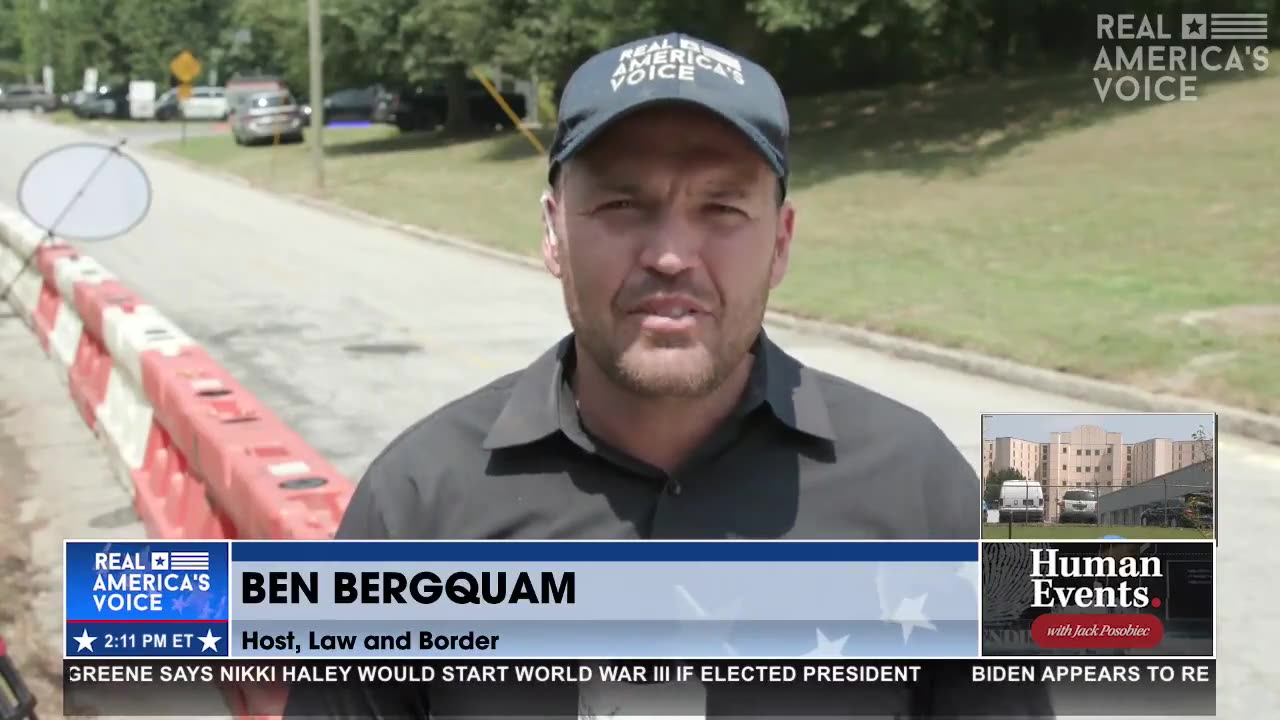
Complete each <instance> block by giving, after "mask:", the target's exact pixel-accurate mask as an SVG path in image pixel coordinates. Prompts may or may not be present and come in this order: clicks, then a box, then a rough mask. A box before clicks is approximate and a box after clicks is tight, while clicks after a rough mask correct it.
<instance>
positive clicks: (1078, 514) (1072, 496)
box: [1058, 490, 1098, 523]
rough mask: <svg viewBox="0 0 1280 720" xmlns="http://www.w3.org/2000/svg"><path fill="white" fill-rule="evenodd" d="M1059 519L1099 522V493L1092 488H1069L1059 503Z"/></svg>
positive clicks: (1062, 520) (1065, 521) (1070, 521)
mask: <svg viewBox="0 0 1280 720" xmlns="http://www.w3.org/2000/svg"><path fill="white" fill-rule="evenodd" d="M1058 511H1059V512H1058V521H1059V522H1064V523H1072V522H1087V523H1097V522H1098V495H1097V494H1096V493H1094V492H1093V491H1092V490H1068V491H1066V492H1065V493H1063V494H1062V500H1061V501H1060V502H1059V503H1058Z"/></svg>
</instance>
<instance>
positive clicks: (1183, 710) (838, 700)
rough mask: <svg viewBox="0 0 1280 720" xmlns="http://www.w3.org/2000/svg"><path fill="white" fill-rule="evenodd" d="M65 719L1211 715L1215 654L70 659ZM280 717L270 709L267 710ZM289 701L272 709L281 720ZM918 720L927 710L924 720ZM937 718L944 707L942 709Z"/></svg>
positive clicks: (65, 677)
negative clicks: (602, 711) (595, 707)
mask: <svg viewBox="0 0 1280 720" xmlns="http://www.w3.org/2000/svg"><path fill="white" fill-rule="evenodd" d="M63 691H64V707H63V711H64V714H65V715H67V716H72V715H83V716H88V717H102V716H111V715H126V716H135V717H158V716H165V717H195V716H207V715H220V714H225V712H226V708H225V701H224V699H223V694H222V693H231V694H234V695H236V696H238V697H246V696H256V697H273V696H274V697H279V698H284V697H286V696H287V697H288V698H289V705H288V708H289V713H288V716H289V717H307V716H317V717H325V716H327V717H338V716H367V715H370V714H372V707H373V706H371V705H370V703H374V706H376V707H377V715H378V716H379V717H383V718H391V717H406V718H407V717H415V718H417V717H423V716H425V714H424V713H423V708H428V709H429V710H430V712H431V713H432V714H433V715H436V716H451V717H490V718H496V717H513V718H514V717H533V716H536V717H556V716H568V717H578V715H577V714H576V712H577V709H578V708H580V707H582V706H583V705H584V704H586V705H592V704H593V703H596V704H607V705H609V706H610V707H612V708H613V709H614V712H615V713H620V714H623V715H647V716H664V715H665V716H676V715H679V716H686V717H688V716H698V717H716V716H734V717H743V718H747V717H750V718H764V717H804V716H809V717H813V716H822V715H825V716H833V715H834V716H841V717H864V716H888V717H894V716H899V717H900V716H904V715H908V714H912V713H915V714H929V713H938V712H941V711H943V710H945V711H949V712H957V711H962V712H964V714H965V716H966V717H1037V716H1054V715H1057V716H1099V715H1105V716H1135V717H1136V716H1150V715H1162V716H1204V715H1214V714H1215V712H1216V691H1217V663H1216V661H1214V660H1176V661H1147V660H1126V659H1098V660H1095V659H1058V658H1052V659H1043V660H1034V661H1025V662H998V661H992V660H932V659H920V660H896V661H852V660H813V661H794V660H788V661H756V660H742V661H726V660H707V661H686V660H679V661H655V660H649V659H643V658H639V659H627V660H612V661H593V660H582V661H564V660H561V661H521V662H499V661H470V662H467V661H446V660H441V661H421V660H417V661H387V662H380V661H368V660H355V661H335V660H327V661H288V660H229V659H228V660H220V661H211V662H200V661H194V660H181V659H175V660H162V661H144V660H135V659H94V660H76V659H72V660H65V661H64V662H63ZM260 709H261V710H267V709H268V708H260ZM282 709H283V708H282V707H275V708H274V709H273V710H272V712H270V714H272V715H277V714H279V713H280V710H282ZM912 716H916V715H912ZM930 716H932V715H930Z"/></svg>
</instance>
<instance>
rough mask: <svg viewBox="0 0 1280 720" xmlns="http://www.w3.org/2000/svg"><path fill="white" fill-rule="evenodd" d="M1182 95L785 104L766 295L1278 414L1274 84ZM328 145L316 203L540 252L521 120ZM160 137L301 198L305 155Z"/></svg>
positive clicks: (535, 162) (1005, 89) (810, 311)
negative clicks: (784, 243)
mask: <svg viewBox="0 0 1280 720" xmlns="http://www.w3.org/2000/svg"><path fill="white" fill-rule="evenodd" d="M1200 88H1201V98H1200V101H1199V102H1187V103H1174V104H1165V105H1142V104H1136V103H1118V102H1115V101H1114V100H1113V101H1110V102H1108V103H1106V104H1102V103H1100V102H1099V101H1098V99H1097V96H1096V95H1095V91H1094V87H1093V82H1092V80H1091V79H1090V77H1089V76H1088V75H1076V74H1050V75H1035V76H1026V77H1020V78H1017V79H1002V80H991V81H978V80H965V81H952V82H946V83H937V84H931V85H925V86H912V87H904V88H898V89H892V90H886V91H866V92H853V93H848V94H841V95H834V96H825V97H822V98H811V99H799V100H797V101H795V102H794V103H793V108H792V114H793V122H794V126H795V139H794V145H793V158H794V160H793V166H794V169H795V170H794V173H795V174H794V179H793V182H792V187H793V188H794V195H793V197H794V200H795V202H796V204H797V206H798V208H799V212H800V214H799V217H798V222H797V244H796V247H795V251H794V254H793V260H792V270H791V274H790V276H789V277H788V280H787V281H786V282H785V283H784V284H783V286H782V287H781V288H780V289H779V291H778V292H777V293H776V294H775V296H774V307H775V308H777V309H784V310H788V311H791V312H794V313H797V314H800V315H804V316H809V317H821V318H825V319H830V320H835V321H839V322H844V323H848V324H853V325H860V326H864V327H868V328H872V329H876V330H881V331H886V332H890V333H896V334H900V335H906V336H912V337H917V338H922V339H926V340H929V341H932V342H934V343H938V344H941V345H946V346H951V347H963V348H969V349H974V350H978V351H982V352H985V353H988V354H992V355H997V356H1003V357H1007V358H1012V359H1015V360H1019V361H1022V362H1026V363H1030V364H1034V365H1039V366H1042V367H1047V368H1055V369H1060V370H1063V371H1068V372H1072V373H1077V374H1081V375H1086V376H1092V377H1099V378H1107V379H1112V380H1117V381H1121V382H1127V383H1131V384H1135V385H1138V386H1141V387H1145V388H1147V389H1151V390H1156V391H1164V392H1176V393H1181V394H1188V395H1199V396H1202V397H1208V398H1213V399H1216V400H1219V401H1223V402H1228V403H1230V404H1233V405H1237V406H1242V407H1247V408H1253V409H1257V410H1261V411H1265V412H1272V413H1280V366H1277V365H1276V363H1275V358H1276V357H1278V356H1280V202H1278V201H1277V197H1280V195H1277V192H1278V191H1277V188H1278V187H1280V163H1278V162H1277V161H1276V158H1278V157H1280V133H1278V132H1276V122H1275V118H1276V117H1280V77H1277V76H1276V75H1275V73H1272V74H1271V75H1270V77H1266V76H1264V77H1262V78H1256V79H1240V80H1236V81H1219V82H1214V83H1208V82H1207V81H1206V77H1205V76H1204V75H1202V76H1201V79H1200ZM541 138H542V140H543V142H544V144H545V143H546V140H547V135H546V134H545V133H543V134H542V135H541ZM325 139H326V146H327V150H328V161H327V163H326V176H327V181H328V188H327V191H326V192H327V194H328V195H329V196H330V197H331V199H334V200H336V201H339V202H342V203H346V204H348V205H351V206H353V207H356V208H359V209H361V210H365V211H368V212H373V213H376V214H379V215H383V216H387V217H389V218H393V219H395V220H398V221H401V222H408V223H414V224H417V225H421V226H424V227H428V228H434V229H438V230H442V231H445V232H448V233H451V234H454V235H460V236H463V237H467V238H470V239H472V240H475V241H479V242H484V243H488V244H491V245H494V246H497V247H500V248H505V249H508V250H513V251H516V252H520V253H527V254H533V253H535V252H536V251H537V247H538V240H539V233H540V228H539V224H538V213H537V211H536V208H537V205H536V203H537V197H538V193H539V191H540V189H541V187H542V183H543V181H544V172H545V164H544V161H543V159H542V158H541V157H540V156H539V155H538V154H537V153H536V152H535V151H534V150H533V149H532V146H531V144H530V143H529V142H528V141H527V140H526V139H525V138H524V137H523V136H521V135H520V134H518V133H504V134H499V135H487V136H484V137H480V138H471V139H456V138H455V139H449V138H442V137H439V136H436V135H433V134H424V135H416V136H415V135H409V136H398V135H397V133H396V131H395V130H394V129H391V128H375V129H358V130H352V129H346V130H329V131H327V132H326V135H325ZM164 147H165V149H167V150H169V151H172V152H176V153H179V154H181V155H184V156H186V157H188V158H190V159H193V160H197V161H200V162H202V163H207V164H209V165H213V166H217V167H220V168H222V169H224V170H228V171H232V172H235V173H238V174H240V175H243V176H246V177H248V178H250V179H252V180H254V181H256V182H259V183H262V184H264V185H267V186H271V187H274V188H277V189H280V190H286V191H300V192H307V191H308V189H309V174H308V173H309V165H308V156H307V149H306V147H305V146H292V147H280V148H275V149H272V148H267V147H261V148H249V149H244V148H239V147H236V146H235V145H234V144H233V143H232V142H231V140H230V139H229V138H227V137H217V138H198V139H189V140H188V141H187V143H186V144H185V145H184V146H178V145H177V143H168V144H166V145H165V146H164ZM352 242H359V238H352Z"/></svg>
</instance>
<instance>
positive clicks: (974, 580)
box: [956, 562, 982, 598]
mask: <svg viewBox="0 0 1280 720" xmlns="http://www.w3.org/2000/svg"><path fill="white" fill-rule="evenodd" d="M956 577H958V578H960V579H961V580H964V581H965V582H967V583H969V586H970V587H972V588H973V596H974V598H977V597H978V595H979V594H981V592H982V568H981V567H979V565H978V563H976V562H967V563H960V567H958V568H956Z"/></svg>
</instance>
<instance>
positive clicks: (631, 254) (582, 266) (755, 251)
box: [543, 106, 794, 397]
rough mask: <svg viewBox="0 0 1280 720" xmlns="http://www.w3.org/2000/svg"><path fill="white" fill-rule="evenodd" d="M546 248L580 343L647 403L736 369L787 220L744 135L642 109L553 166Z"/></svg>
mask: <svg viewBox="0 0 1280 720" xmlns="http://www.w3.org/2000/svg"><path fill="white" fill-rule="evenodd" d="M558 180H559V182H558V186H557V191H556V192H555V193H553V194H552V196H551V197H550V199H549V200H548V201H547V203H546V205H547V207H546V210H547V213H546V216H547V222H548V224H549V230H550V232H548V234H547V237H546V238H545V241H544V243H543V252H544V259H545V260H546V263H547V267H548V269H550V270H551V272H552V273H553V274H554V275H556V277H558V278H560V280H561V284H562V286H563V288H564V297H565V305H566V307H567V309H568V313H569V319H570V322H571V323H572V325H573V329H574V332H575V334H576V336H577V339H578V342H579V343H580V345H581V347H582V348H584V349H585V350H586V352H587V353H588V354H589V355H590V359H591V360H592V361H593V362H594V363H595V364H596V365H598V366H599V367H600V369H601V370H602V371H603V372H604V373H605V374H606V375H608V376H609V377H610V378H611V379H612V380H613V381H614V382H615V383H617V384H618V385H620V386H621V387H623V388H625V389H627V390H629V391H631V392H634V393H636V394H639V395H642V396H647V397H664V396H665V397H698V396H701V395H705V394H707V393H709V392H711V391H712V390H714V389H715V388H716V387H718V386H719V385H720V384H721V383H722V382H723V381H724V380H725V378H727V377H728V376H729V375H730V374H731V373H732V372H733V371H734V369H736V368H737V367H739V366H740V365H741V363H742V362H743V360H744V358H745V356H746V353H747V352H748V351H749V350H750V347H751V344H752V342H753V341H754V340H755V337H756V335H757V334H758V332H759V330H760V325H761V322H762V320H763V317H764V309H765V304H766V302H767V300H768V296H769V291H770V290H771V289H772V288H774V287H776V286H777V285H778V283H779V282H781V280H782V276H783V274H784V273H785V271H786V267H787V253H788V250H789V248H790V242H791V233H792V224H793V218H794V211H793V210H792V208H791V206H790V204H783V205H780V204H779V202H778V192H779V190H778V178H777V176H776V175H775V174H774V173H773V172H772V170H771V169H770V167H769V166H768V164H767V163H766V162H765V160H764V158H763V157H761V156H760V154H759V153H758V152H757V151H756V150H755V149H754V148H753V147H752V146H751V145H750V144H749V142H748V141H747V139H746V138H745V137H743V136H742V134H741V133H740V132H739V131H737V130H735V129H734V128H732V127H731V126H729V125H727V124H725V123H724V122H723V121H722V120H720V119H718V118H716V117H715V116H713V115H711V114H709V113H707V112H704V111H701V110H697V109H694V108H687V107H678V106H665V107H658V108H654V109H650V110H646V111H641V112H639V113H637V114H635V115H633V116H631V117H629V118H627V119H625V120H623V121H621V122H619V123H617V124H616V125H615V126H614V127H612V128H610V129H609V130H608V131H606V132H605V133H604V134H602V135H601V136H600V137H599V138H597V139H596V140H594V141H593V142H592V143H591V145H590V147H588V148H586V149H585V150H584V151H583V152H581V153H580V154H578V155H577V156H575V157H574V159H573V160H571V161H570V162H569V163H567V164H566V165H565V166H564V167H563V168H562V169H561V173H560V177H559V179H558Z"/></svg>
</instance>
